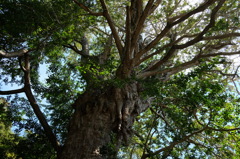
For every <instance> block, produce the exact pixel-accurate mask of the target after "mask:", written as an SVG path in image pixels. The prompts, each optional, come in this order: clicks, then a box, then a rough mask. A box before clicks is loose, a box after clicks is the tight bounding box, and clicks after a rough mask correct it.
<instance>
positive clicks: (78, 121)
mask: <svg viewBox="0 0 240 159" xmlns="http://www.w3.org/2000/svg"><path fill="white" fill-rule="evenodd" d="M148 105H149V102H147V101H143V100H141V98H140V94H139V88H138V84H137V83H131V84H127V85H125V86H123V87H118V88H117V87H110V88H108V89H106V90H101V91H100V90H95V91H86V92H85V93H84V94H83V95H82V96H81V97H80V98H79V99H78V100H77V101H76V103H75V113H74V115H73V118H72V119H71V121H70V126H69V134H68V138H67V140H66V143H65V145H64V147H63V150H62V153H61V154H60V155H59V157H58V158H60V159H101V158H107V156H108V155H109V154H107V153H106V152H105V153H104V154H103V153H101V148H102V147H103V146H105V145H106V144H108V143H109V142H110V134H111V133H115V134H116V136H117V140H116V142H115V143H113V144H114V148H115V150H116V151H117V150H118V148H119V145H121V143H122V141H126V140H127V139H128V138H129V136H130V135H131V126H132V125H133V122H134V119H135V117H136V116H137V115H139V114H140V113H141V112H142V111H143V110H145V109H146V108H147V107H148Z"/></svg>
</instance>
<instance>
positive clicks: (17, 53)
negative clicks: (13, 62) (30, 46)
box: [0, 49, 29, 58]
mask: <svg viewBox="0 0 240 159" xmlns="http://www.w3.org/2000/svg"><path fill="white" fill-rule="evenodd" d="M28 52H29V50H27V49H21V50H18V51H15V52H4V51H2V50H0V57H4V58H11V57H21V56H24V54H26V53H28Z"/></svg>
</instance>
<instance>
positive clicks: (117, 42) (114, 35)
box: [100, 0, 123, 57]
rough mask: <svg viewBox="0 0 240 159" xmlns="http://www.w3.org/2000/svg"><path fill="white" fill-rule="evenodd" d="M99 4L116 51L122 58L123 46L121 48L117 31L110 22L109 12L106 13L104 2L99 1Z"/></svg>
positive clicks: (102, 0) (111, 21)
mask: <svg viewBox="0 0 240 159" xmlns="http://www.w3.org/2000/svg"><path fill="white" fill-rule="evenodd" d="M100 2H101V5H102V9H103V16H104V17H105V18H106V19H107V22H108V25H109V27H110V29H111V31H112V34H113V37H114V40H115V42H116V45H117V49H118V51H119V54H120V56H121V57H122V56H123V46H122V43H121V40H120V38H119V35H118V33H117V30H116V28H115V26H114V23H113V20H112V18H111V16H110V15H109V12H108V9H107V6H106V3H105V1H104V0H100Z"/></svg>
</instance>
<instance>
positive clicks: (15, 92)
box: [0, 88, 25, 95]
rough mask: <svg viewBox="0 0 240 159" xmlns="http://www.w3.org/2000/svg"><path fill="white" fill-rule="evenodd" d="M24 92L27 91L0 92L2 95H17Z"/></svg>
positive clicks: (21, 89)
mask: <svg viewBox="0 0 240 159" xmlns="http://www.w3.org/2000/svg"><path fill="white" fill-rule="evenodd" d="M24 91H25V89H24V88H20V89H15V90H9V91H0V95H10V94H17V93H23V92H24Z"/></svg>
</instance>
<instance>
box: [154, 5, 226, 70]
mask: <svg viewBox="0 0 240 159" xmlns="http://www.w3.org/2000/svg"><path fill="white" fill-rule="evenodd" d="M225 1H226V0H221V1H220V2H219V3H218V5H217V6H216V7H215V8H214V9H213V10H212V13H211V16H210V22H209V24H208V25H207V26H206V27H205V28H204V29H203V31H202V32H201V33H199V34H198V35H197V36H196V37H195V38H194V39H192V40H190V41H189V42H187V43H185V44H182V45H173V46H172V47H171V48H170V49H169V51H168V52H167V53H166V55H165V56H164V57H163V58H162V59H161V60H160V61H159V62H157V63H156V64H155V65H153V66H152V67H151V68H149V70H155V69H157V68H158V67H159V66H161V65H162V64H164V63H165V62H167V61H168V60H169V59H170V58H171V57H172V56H173V55H174V54H175V52H176V50H177V49H184V48H186V47H189V46H191V45H193V44H195V43H197V42H199V41H201V40H202V39H203V36H204V34H205V33H207V31H208V30H209V29H210V28H211V27H213V26H214V24H215V17H216V14H217V12H218V10H219V9H220V8H221V6H222V5H223V3H224V2H225Z"/></svg>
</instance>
